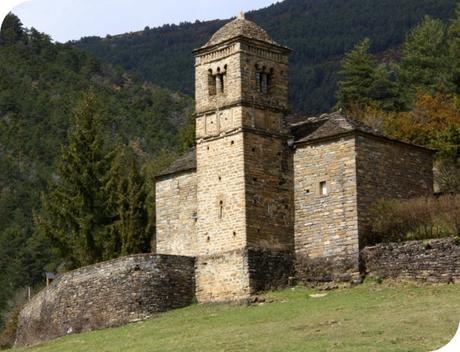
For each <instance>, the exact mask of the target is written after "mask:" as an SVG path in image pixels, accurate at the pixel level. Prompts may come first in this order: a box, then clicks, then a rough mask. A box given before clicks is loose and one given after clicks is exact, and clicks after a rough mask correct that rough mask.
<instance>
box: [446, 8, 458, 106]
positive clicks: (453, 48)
mask: <svg viewBox="0 0 460 352" xmlns="http://www.w3.org/2000/svg"><path fill="white" fill-rule="evenodd" d="M455 13H456V18H455V19H453V20H452V21H451V23H450V25H449V28H448V32H447V33H448V45H449V61H450V62H451V64H452V76H451V81H452V85H453V89H454V92H455V93H456V94H457V95H460V4H458V5H457V9H456V11H455ZM459 100H460V99H459ZM458 106H459V108H460V102H459V104H458Z"/></svg>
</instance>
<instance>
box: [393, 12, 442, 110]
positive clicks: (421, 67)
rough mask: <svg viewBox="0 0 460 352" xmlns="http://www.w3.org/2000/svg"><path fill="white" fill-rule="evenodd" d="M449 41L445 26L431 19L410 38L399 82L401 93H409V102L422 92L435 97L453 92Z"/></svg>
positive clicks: (403, 57)
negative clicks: (435, 95)
mask: <svg viewBox="0 0 460 352" xmlns="http://www.w3.org/2000/svg"><path fill="white" fill-rule="evenodd" d="M445 39H446V26H445V25H444V23H443V22H442V21H440V20H436V19H432V18H431V17H429V16H426V17H425V18H424V19H423V21H422V23H421V24H420V25H418V26H417V27H415V28H414V29H413V30H411V31H410V32H409V34H408V35H407V37H406V41H405V42H404V45H403V49H402V58H401V64H400V70H399V81H400V84H401V90H402V91H404V92H408V96H407V99H408V100H409V101H411V100H412V99H413V98H414V97H415V93H416V92H417V90H420V89H421V90H427V91H429V92H431V93H433V92H436V91H443V92H446V91H448V90H449V89H450V87H449V76H450V65H449V59H448V55H447V45H446V40H445Z"/></svg>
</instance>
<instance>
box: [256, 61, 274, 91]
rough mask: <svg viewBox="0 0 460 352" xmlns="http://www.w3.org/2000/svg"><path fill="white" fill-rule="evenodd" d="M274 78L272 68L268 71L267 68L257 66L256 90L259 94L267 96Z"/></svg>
mask: <svg viewBox="0 0 460 352" xmlns="http://www.w3.org/2000/svg"><path fill="white" fill-rule="evenodd" d="M272 77H273V69H272V68H271V69H270V70H268V69H267V68H266V67H265V66H262V67H260V66H259V65H256V88H257V91H258V92H259V93H263V94H267V93H269V92H270V87H271V83H272Z"/></svg>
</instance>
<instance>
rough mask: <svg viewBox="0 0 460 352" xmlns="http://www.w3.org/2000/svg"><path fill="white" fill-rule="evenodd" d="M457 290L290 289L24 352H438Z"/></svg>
mask: <svg viewBox="0 0 460 352" xmlns="http://www.w3.org/2000/svg"><path fill="white" fill-rule="evenodd" d="M459 289H460V287H459V286H458V285H449V286H446V285H442V286H415V285H406V286H403V285H397V286H395V285H388V284H383V285H378V284H372V283H368V284H364V285H361V286H359V287H356V288H353V289H342V290H337V291H331V292H329V293H327V295H325V296H324V297H318V298H312V297H311V296H310V294H311V293H312V291H310V290H306V289H304V288H300V287H298V288H295V289H289V290H285V291H281V292H277V293H270V294H268V295H267V296H266V299H267V302H270V301H273V302H271V303H263V304H256V305H252V306H249V307H246V306H234V305H194V306H190V307H187V308H184V309H178V310H175V311H171V312H168V313H165V314H161V315H159V316H158V317H157V318H153V319H151V320H148V321H145V322H141V323H136V324H130V325H127V326H123V327H120V328H115V329H107V330H101V331H95V332H91V333H84V334H79V335H71V336H66V337H64V338H60V339H57V340H55V341H52V342H49V343H47V344H44V345H43V346H40V347H36V348H30V349H17V350H16V351H17V352H86V351H106V352H125V351H126V352H128V351H129V352H145V351H152V352H153V351H161V352H167V351H171V352H179V351H184V352H185V351H187V352H194V351H196V352H207V351H209V352H215V351H250V352H257V351H260V352H262V351H263V352H274V351H279V352H281V351H282V352H288V351H289V352H294V351H298V352H310V351H311V352H313V351H314V352H322V351H341V352H347V351H349V352H359V351H362V352H369V351H379V352H390V351H392V352H396V351H401V352H402V351H414V352H415V351H420V352H426V351H432V350H434V349H437V348H439V347H441V346H443V345H445V344H446V343H447V342H448V341H449V340H450V339H451V338H452V337H453V336H454V334H455V331H456V329H457V326H458V317H459V316H460V295H459V294H458V293H459Z"/></svg>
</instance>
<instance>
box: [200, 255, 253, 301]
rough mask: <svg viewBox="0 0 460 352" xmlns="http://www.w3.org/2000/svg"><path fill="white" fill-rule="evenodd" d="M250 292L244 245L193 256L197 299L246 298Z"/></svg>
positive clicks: (234, 299) (227, 299) (228, 299)
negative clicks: (229, 249)
mask: <svg viewBox="0 0 460 352" xmlns="http://www.w3.org/2000/svg"><path fill="white" fill-rule="evenodd" d="M250 294H251V289H250V285H249V268H248V263H247V260H245V250H244V248H240V249H235V250H231V251H222V252H217V253H215V254H211V255H201V256H199V257H197V260H196V298H197V299H198V302H206V303H207V302H227V301H240V300H245V299H247V298H249V296H250Z"/></svg>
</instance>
